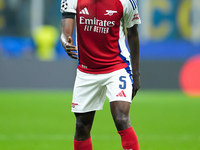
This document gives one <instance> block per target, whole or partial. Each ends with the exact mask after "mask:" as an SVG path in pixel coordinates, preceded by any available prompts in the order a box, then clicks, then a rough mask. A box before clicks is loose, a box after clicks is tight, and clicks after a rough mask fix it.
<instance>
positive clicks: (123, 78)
mask: <svg viewBox="0 0 200 150" xmlns="http://www.w3.org/2000/svg"><path fill="white" fill-rule="evenodd" d="M119 81H121V82H122V84H120V85H119V88H120V89H126V76H121V77H119Z"/></svg>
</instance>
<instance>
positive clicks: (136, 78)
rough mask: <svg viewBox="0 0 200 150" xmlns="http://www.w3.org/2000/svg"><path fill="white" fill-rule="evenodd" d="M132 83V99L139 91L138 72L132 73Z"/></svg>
mask: <svg viewBox="0 0 200 150" xmlns="http://www.w3.org/2000/svg"><path fill="white" fill-rule="evenodd" d="M133 81H134V82H133V91H132V99H133V98H134V96H135V95H136V93H137V91H138V90H139V89H140V72H137V73H133Z"/></svg>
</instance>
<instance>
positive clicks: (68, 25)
mask: <svg viewBox="0 0 200 150" xmlns="http://www.w3.org/2000/svg"><path fill="white" fill-rule="evenodd" d="M61 29H62V33H61V36H60V41H61V44H62V46H63V48H64V49H65V52H67V54H68V55H69V56H70V57H71V58H74V59H78V54H77V47H76V46H74V45H73V40H72V34H73V30H74V19H72V18H64V19H62V21H61Z"/></svg>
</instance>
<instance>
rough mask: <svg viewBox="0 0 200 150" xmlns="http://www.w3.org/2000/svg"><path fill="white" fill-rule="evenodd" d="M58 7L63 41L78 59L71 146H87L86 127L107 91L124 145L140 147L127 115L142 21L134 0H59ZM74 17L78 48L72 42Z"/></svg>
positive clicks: (86, 149)
mask: <svg viewBox="0 0 200 150" xmlns="http://www.w3.org/2000/svg"><path fill="white" fill-rule="evenodd" d="M61 12H62V23H61V25H62V34H61V43H62V46H63V47H64V49H65V51H66V52H67V54H68V55H69V56H70V57H72V58H74V59H78V61H79V63H78V69H77V76H76V81H75V85H74V91H73V100H72V112H74V113H75V116H76V131H75V136H74V149H75V150H92V140H91V136H90V130H91V128H92V123H93V119H94V116H95V111H96V110H101V109H102V108H103V104H104V101H105V97H106V96H107V97H108V99H109V102H110V109H111V114H112V116H113V120H114V122H115V125H116V128H117V130H118V133H119V134H120V136H121V142H122V147H123V149H124V150H139V144H138V139H137V136H136V134H135V132H134V130H133V128H132V126H131V123H130V116H129V110H130V105H131V102H132V99H133V97H134V96H135V95H136V92H137V90H138V89H139V88H140V72H139V53H140V52H139V37H138V31H137V27H138V24H140V23H141V21H140V17H139V14H138V8H137V4H136V0H62V1H61ZM75 20H76V29H77V42H78V43H77V47H76V46H74V45H73V41H72V33H73V30H74V24H75ZM124 26H126V28H127V31H128V35H127V37H128V44H129V48H130V51H129V50H128V48H127V46H126V44H125V33H124V30H125V29H124ZM77 51H78V53H77ZM103 124H104V123H103V122H102V125H103Z"/></svg>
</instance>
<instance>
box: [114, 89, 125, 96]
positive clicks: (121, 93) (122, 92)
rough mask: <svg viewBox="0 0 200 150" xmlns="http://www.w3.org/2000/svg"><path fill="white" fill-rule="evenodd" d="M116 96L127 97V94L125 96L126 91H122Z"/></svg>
mask: <svg viewBox="0 0 200 150" xmlns="http://www.w3.org/2000/svg"><path fill="white" fill-rule="evenodd" d="M116 96H117V97H126V94H125V93H124V91H123V90H122V91H121V92H119V93H118V94H117V95H116Z"/></svg>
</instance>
